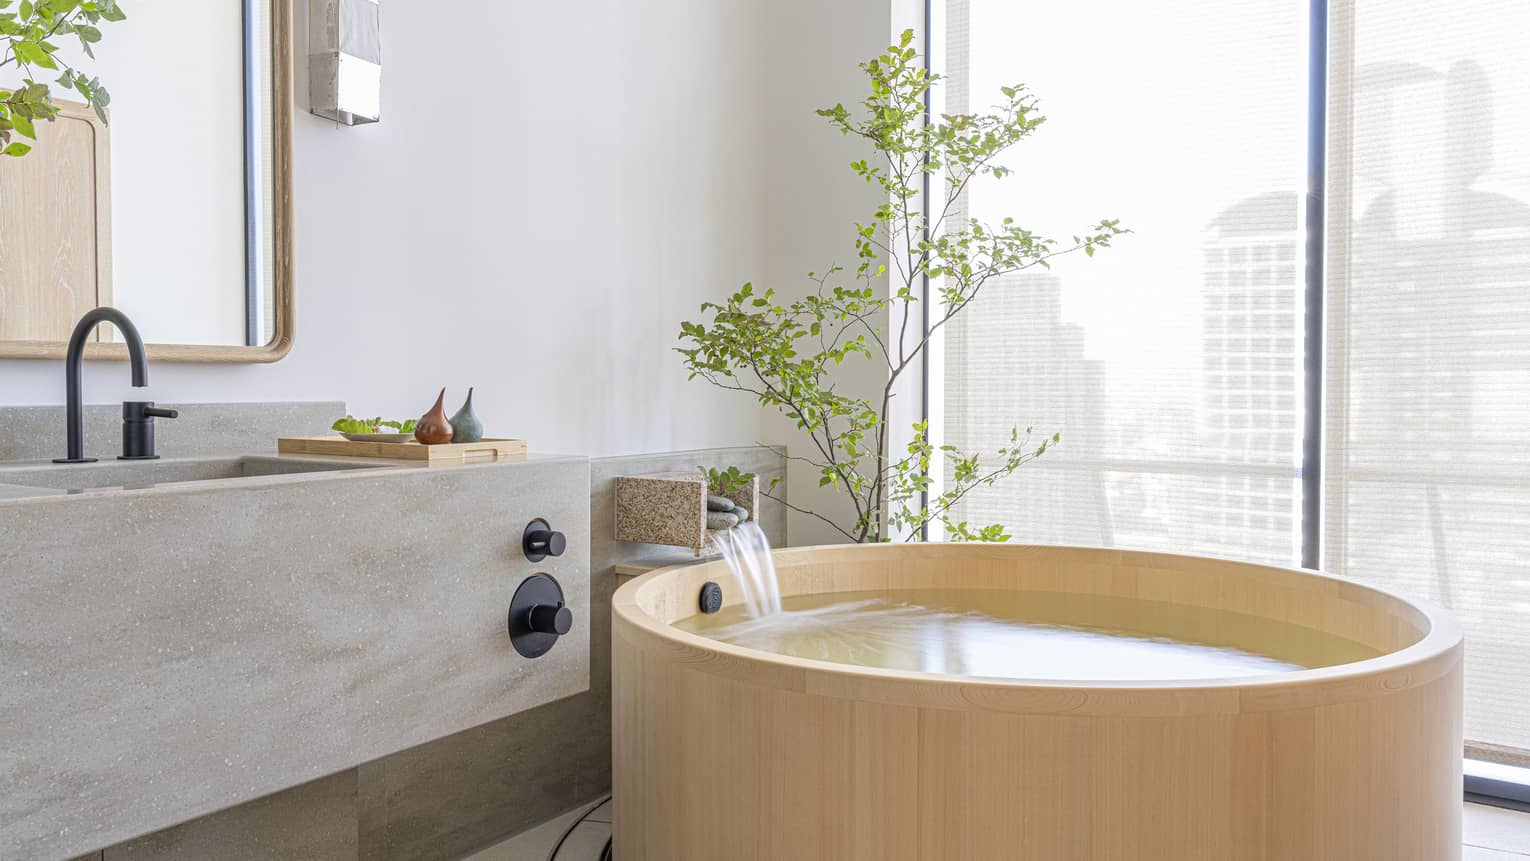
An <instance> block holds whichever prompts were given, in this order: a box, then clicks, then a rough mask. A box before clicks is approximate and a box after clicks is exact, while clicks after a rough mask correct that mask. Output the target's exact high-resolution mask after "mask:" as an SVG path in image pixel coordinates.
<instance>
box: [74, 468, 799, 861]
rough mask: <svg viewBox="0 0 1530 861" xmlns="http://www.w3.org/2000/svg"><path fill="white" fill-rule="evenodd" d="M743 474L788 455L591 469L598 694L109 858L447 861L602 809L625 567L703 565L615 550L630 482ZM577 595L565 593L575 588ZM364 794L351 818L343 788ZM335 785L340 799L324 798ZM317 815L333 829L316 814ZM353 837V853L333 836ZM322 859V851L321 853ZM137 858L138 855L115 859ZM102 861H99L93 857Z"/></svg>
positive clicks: (369, 766) (132, 845)
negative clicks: (576, 811)
mask: <svg viewBox="0 0 1530 861" xmlns="http://www.w3.org/2000/svg"><path fill="white" fill-rule="evenodd" d="M698 464H701V465H706V466H713V467H725V466H729V465H736V466H738V467H739V468H741V469H745V470H749V471H753V472H757V473H759V474H760V475H761V476H762V478H764V479H765V480H766V481H769V480H770V479H771V478H773V477H776V476H783V475H784V474H785V461H784V459H783V458H782V455H781V454H780V453H779V452H777V451H774V450H771V449H766V448H753V447H751V448H736V449H717V450H707V451H692V452H679V453H673V454H659V455H638V456H632V457H620V458H606V459H600V460H595V461H593V462H592V463H591V470H590V487H589V491H590V497H589V503H590V505H589V509H588V512H589V517H590V522H591V530H592V533H591V535H592V537H591V542H590V565H591V567H590V571H591V576H590V583H589V590H590V591H589V595H590V597H589V601H590V618H591V628H590V637H591V644H590V689H589V691H588V692H586V693H581V694H577V695H575V696H571V697H567V698H564V699H561V700H557V701H555V702H552V703H548V704H547V705H543V706H539V707H537V708H534V709H531V710H530V711H525V712H520V713H517V714H513V715H510V716H509V717H506V718H502V719H500V720H496V721H491V722H489V723H487V724H484V725H482V726H478V727H474V728H472V729H468V730H464V731H462V732H459V733H456V734H453V735H449V736H447V737H445V738H440V739H436V740H433V741H430V742H427V743H425V744H422V745H419V746H417V747H413V748H410V749H408V750H405V751H402V752H399V753H396V754H393V755H391V756H385V757H382V758H381V759H378V760H375V761H372V762H368V763H365V764H363V765H361V766H359V767H357V768H354V769H348V770H346V771H344V772H341V773H340V774H338V775H335V776H334V777H333V778H328V779H326V780H324V781H315V782H314V783H310V784H306V785H304V786H301V787H297V788H294V789H289V790H285V791H283V792H281V793H278V794H277V795H274V796H271V797H270V798H268V799H263V800H260V801H255V802H250V803H246V804H241V805H239V806H237V807H233V808H230V809H228V810H224V811H221V812H218V813H215V814H213V815H211V816H207V817H204V818H201V819H197V820H194V821H191V822H188V823H185V824H183V825H178V826H176V827H174V828H171V829H167V830H166V831H163V832H160V833H158V834H154V835H150V836H148V837H144V838H141V839H138V840H134V841H129V842H128V843H127V844H124V845H123V846H119V847H114V848H113V849H111V850H108V851H107V853H106V856H107V857H119V858H120V857H130V858H133V859H135V861H160V859H180V858H185V857H188V856H186V855H185V854H184V849H186V848H189V847H198V846H206V845H207V844H205V843H203V842H202V841H203V840H204V839H209V838H211V837H213V836H216V838H217V840H218V842H217V843H216V844H215V845H216V848H217V850H218V851H217V852H216V853H214V854H209V855H206V856H203V857H208V858H222V857H233V858H239V859H246V858H268V859H273V861H275V859H296V858H301V859H304V861H356V859H366V861H384V859H386V861H448V860H449V859H456V858H461V857H462V856H463V855H465V854H467V853H469V852H472V851H474V850H476V849H479V848H482V847H484V846H487V845H490V844H492V843H496V842H498V841H500V840H502V839H504V838H505V837H507V836H509V835H511V834H515V833H517V832H519V831H522V830H524V829H526V828H528V827H531V826H532V825H535V824H536V823H539V822H542V821H544V820H546V819H547V818H548V817H550V816H554V815H556V814H557V813H559V812H562V811H564V810H567V809H569V808H570V807H573V806H574V805H576V804H579V803H580V802H583V801H585V800H587V799H589V798H593V797H596V796H597V795H599V794H600V793H602V792H604V791H606V790H607V789H609V787H610V785H611V696H610V692H611V626H610V615H611V595H612V593H613V592H614V591H615V590H616V586H617V582H616V577H615V576H614V571H615V567H616V565H617V564H618V563H621V562H627V561H632V560H642V561H644V562H647V563H650V564H659V563H668V562H682V561H686V560H690V559H692V558H693V557H692V553H691V551H689V550H686V549H683V548H678V547H661V546H654V545H647V544H632V543H627V542H622V541H617V540H615V538H614V536H613V532H612V529H613V525H614V523H615V480H616V477H617V476H619V475H626V474H642V473H651V472H665V471H680V470H688V469H694V468H695V467H696V465H698ZM758 511H759V514H758V521H759V522H760V524H761V526H762V527H763V528H764V530H765V532H766V534H767V536H769V538H770V540H771V541H772V543H774V544H775V545H776V546H782V545H784V544H785V539H786V513H785V511H784V510H783V509H781V508H780V506H778V505H776V504H774V503H771V502H769V501H766V502H765V504H764V506H763V507H762V508H760V509H758ZM565 585H566V584H565ZM347 779H349V780H353V781H354V785H355V808H354V809H352V808H350V807H348V806H347V798H348V796H346V795H345V794H344V792H343V787H344V786H345V783H344V781H345V780H347ZM330 780H334V781H339V783H337V784H329V785H330V786H338V787H341V789H340V790H336V791H330V790H328V789H324V790H322V791H320V793H319V795H318V796H317V798H316V797H315V795H314V794H313V793H314V792H315V791H317V790H315V789H314V787H322V786H324V785H325V784H328V782H329V781H330ZM308 806H313V807H314V809H315V810H319V811H322V813H323V815H322V816H315V815H309V813H308V812H305V810H304V808H305V807H308ZM347 828H349V829H350V830H351V833H354V834H355V835H356V842H355V844H354V845H352V844H349V843H346V842H345V841H344V840H332V839H330V837H329V836H327V835H333V834H336V833H340V834H344V833H345V829H347ZM321 847H322V848H321ZM125 849H131V850H132V854H131V855H127V856H122V855H114V853H115V852H118V851H120V850H125ZM91 857H92V858H97V856H95V855H92V856H91Z"/></svg>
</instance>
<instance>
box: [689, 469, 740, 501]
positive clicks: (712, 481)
mask: <svg viewBox="0 0 1530 861" xmlns="http://www.w3.org/2000/svg"><path fill="white" fill-rule="evenodd" d="M696 468H697V469H699V470H701V474H702V475H704V476H706V479H707V492H708V493H711V494H714V495H716V496H732V495H733V494H735V493H738V492H739V491H740V490H743V489H744V488H745V487H747V486H748V485H749V482H751V481H754V473H752V472H741V471H740V470H739V468H738V467H736V466H730V467H728V468H727V469H710V468H708V467H705V466H698V467H696Z"/></svg>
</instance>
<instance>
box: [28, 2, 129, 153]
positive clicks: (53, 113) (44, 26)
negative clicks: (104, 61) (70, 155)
mask: <svg viewBox="0 0 1530 861" xmlns="http://www.w3.org/2000/svg"><path fill="white" fill-rule="evenodd" d="M126 17H127V16H126V15H125V14H123V12H122V9H121V8H120V7H119V6H118V4H117V0H84V2H82V0H20V2H19V3H18V2H17V0H0V70H4V69H6V68H8V67H11V66H14V67H16V69H18V70H19V71H20V76H21V83H20V84H19V85H17V86H14V87H4V86H0V156H11V157H20V156H24V155H26V154H27V153H29V152H31V151H32V147H31V145H29V144H24V143H22V142H21V141H13V140H12V137H13V135H15V134H19V135H21V136H22V137H25V138H29V139H31V140H34V141H35V140H36V139H37V132H36V129H35V124H36V123H38V122H42V121H47V122H52V121H53V119H54V117H57V116H58V110H59V109H58V105H57V104H55V103H54V101H53V87H52V86H51V84H50V83H49V82H47V81H40V80H37V79H38V78H42V77H51V76H52V74H54V73H57V74H58V78H57V79H56V80H55V81H54V83H57V84H58V85H59V86H62V87H63V88H64V89H66V90H70V91H72V92H75V93H78V94H79V96H80V98H82V99H84V100H85V104H87V105H89V106H91V107H92V108H95V111H96V116H98V117H100V118H101V122H102V123H105V122H106V106H107V105H109V104H111V94H110V93H108V92H107V90H106V87H104V86H102V84H101V79H100V78H96V77H91V76H90V75H87V74H85V73H83V72H80V71H79V70H77V69H75V68H74V67H72V66H70V65H69V63H68V62H66V61H65V60H64V59H63V57H61V56H59V54H58V50H59V47H58V45H57V44H56V43H55V42H54V41H53V40H55V39H58V40H62V39H64V38H66V37H73V38H74V39H76V40H78V41H79V43H80V48H81V50H83V51H84V52H85V56H87V57H90V58H92V59H94V58H95V53H94V51H92V50H91V45H93V44H95V43H97V42H99V41H101V30H100V28H99V26H98V25H99V24H101V23H102V22H106V21H122V20H124V19H125V18H126ZM44 73H47V74H44Z"/></svg>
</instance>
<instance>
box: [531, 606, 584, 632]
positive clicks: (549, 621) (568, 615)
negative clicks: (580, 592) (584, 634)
mask: <svg viewBox="0 0 1530 861" xmlns="http://www.w3.org/2000/svg"><path fill="white" fill-rule="evenodd" d="M526 623H527V625H526V626H527V627H528V628H530V629H531V630H533V631H535V632H537V633H538V634H554V635H556V636H559V637H561V636H563V635H564V634H567V633H568V631H569V629H570V628H572V627H574V611H572V610H570V609H569V608H567V607H564V606H561V605H555V604H538V605H536V606H535V607H532V608H531V611H530V612H529V613H527V614H526Z"/></svg>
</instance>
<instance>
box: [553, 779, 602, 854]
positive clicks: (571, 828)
mask: <svg viewBox="0 0 1530 861" xmlns="http://www.w3.org/2000/svg"><path fill="white" fill-rule="evenodd" d="M610 800H611V796H609V795H607V796H606V797H605V798H602V799H601V800H599V801H597V802H595V803H594V804H592V805H590V809H589V810H586V811H585V812H584V815H583V816H581V817H579V818H578V819H575V820H574V824H573V825H570V826H569V827H568V830H567V831H564V832H563V836H562V837H559V838H558V842H557V843H554V844H553V848H552V851H551V852H549V853H547V861H557V858H558V850H560V849H562V848H563V844H564V842H565V841H567V840H568V836H569V835H570V834H573V833H574V829H575V828H578V827H579V826H580V825H581V824H582V823H583V822H584V820H585V819H587V818H589V815H590V814H591V813H594V812H595V811H597V810H599V809H600V806H601V805H602V804H605V803H606V802H607V801H610ZM610 857H611V844H610V842H609V841H608V842H607V843H606V849H605V851H604V852H602V853H601V861H608V859H610Z"/></svg>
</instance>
